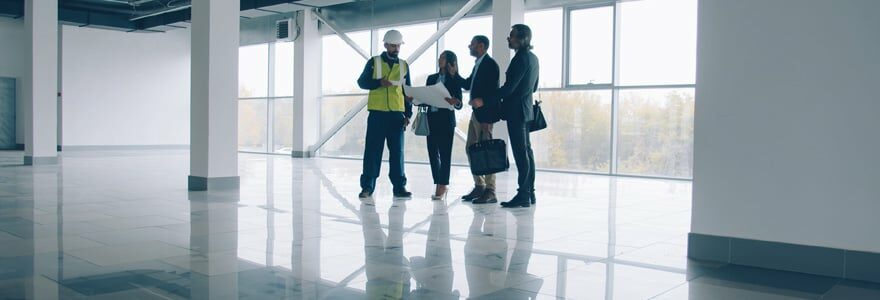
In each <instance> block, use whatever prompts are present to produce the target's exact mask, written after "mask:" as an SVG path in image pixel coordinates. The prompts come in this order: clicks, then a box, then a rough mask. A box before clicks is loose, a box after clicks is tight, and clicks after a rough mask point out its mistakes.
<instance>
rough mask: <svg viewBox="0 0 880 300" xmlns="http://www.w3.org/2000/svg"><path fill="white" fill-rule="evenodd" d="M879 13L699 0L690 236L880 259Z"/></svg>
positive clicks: (851, 6)
mask: <svg viewBox="0 0 880 300" xmlns="http://www.w3.org/2000/svg"><path fill="white" fill-rule="evenodd" d="M877 12H880V1H876V0H835V1H831V0H774V1H758V0H748V1H745V0H738V1H730V0H701V1H700V3H699V30H698V47H697V48H698V50H697V61H698V63H697V65H698V66H697V91H696V99H697V102H696V119H695V131H696V132H695V144H694V152H695V158H694V160H695V161H694V207H693V222H692V231H693V232H695V233H702V234H712V235H721V236H730V237H739V238H748V239H757V240H768V241H778V242H787V243H795V244H804V245H814V246H825V247H834V248H843V249H850V250H861V251H872V252H880V238H878V236H880V235H878V233H877V229H878V228H880V217H878V212H880V175H878V172H880V96H878V95H880V33H878V28H880V18H877V17H876V13H877Z"/></svg>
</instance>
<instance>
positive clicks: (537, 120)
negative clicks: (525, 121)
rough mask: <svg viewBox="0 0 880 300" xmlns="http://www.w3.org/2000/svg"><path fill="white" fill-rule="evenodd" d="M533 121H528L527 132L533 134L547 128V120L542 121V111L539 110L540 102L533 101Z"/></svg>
mask: <svg viewBox="0 0 880 300" xmlns="http://www.w3.org/2000/svg"><path fill="white" fill-rule="evenodd" d="M532 116H533V119H532V120H531V121H529V132H535V131H538V130H541V129H544V128H547V119H544V111H542V110H541V101H535V105H533V106H532Z"/></svg>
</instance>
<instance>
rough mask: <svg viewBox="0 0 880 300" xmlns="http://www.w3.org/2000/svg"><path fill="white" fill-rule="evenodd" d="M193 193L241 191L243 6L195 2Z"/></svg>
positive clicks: (191, 158) (193, 2) (191, 159)
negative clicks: (214, 190) (240, 141)
mask: <svg viewBox="0 0 880 300" xmlns="http://www.w3.org/2000/svg"><path fill="white" fill-rule="evenodd" d="M191 34H192V75H191V76H192V79H191V80H192V83H191V85H192V88H191V95H192V97H191V99H190V102H191V104H190V176H189V189H190V190H194V191H199V190H213V189H230V188H233V189H237V188H238V186H239V178H238V46H239V1H210V0H194V1H192V33H191Z"/></svg>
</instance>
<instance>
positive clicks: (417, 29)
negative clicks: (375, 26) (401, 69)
mask: <svg viewBox="0 0 880 300" xmlns="http://www.w3.org/2000/svg"><path fill="white" fill-rule="evenodd" d="M391 29H396V30H397V31H400V33H401V34H402V35H403V41H404V44H403V46H401V48H400V54H398V56H399V57H400V58H402V59H409V57H410V56H411V55H412V54H413V52H415V50H416V49H417V48H418V47H419V46H421V45H422V44H424V43H425V41H427V40H428V38H430V37H431V35H432V34H434V33H435V32H437V23H435V22H431V23H421V24H415V25H407V26H398V27H390V28H383V29H379V30H378V35H377V36H376V39H377V41H378V45H379V47H378V48H377V49H378V52H379V53H381V52H383V51H385V46H384V43H382V37H384V36H385V32H387V31H388V30H391ZM408 62H409V63H410V70H409V71H410V75H409V76H410V80H411V81H412V85H413V86H423V85H425V81H426V80H427V79H428V75H431V74H434V73H436V72H437V43H434V44H433V45H431V47H429V48H428V50H426V51H425V53H423V54H422V55H421V56H419V57H418V59H416V60H415V61H408Z"/></svg>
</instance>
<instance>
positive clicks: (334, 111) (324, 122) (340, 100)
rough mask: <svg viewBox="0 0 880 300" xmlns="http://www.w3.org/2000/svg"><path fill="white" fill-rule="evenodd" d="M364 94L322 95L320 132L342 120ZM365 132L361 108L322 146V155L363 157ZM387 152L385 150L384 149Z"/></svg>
mask: <svg viewBox="0 0 880 300" xmlns="http://www.w3.org/2000/svg"><path fill="white" fill-rule="evenodd" d="M363 97H364V96H339V97H324V98H323V99H321V134H324V133H326V132H328V131H329V130H330V129H331V128H332V127H333V125H336V123H337V122H339V120H342V118H343V116H345V113H346V112H348V111H349V110H351V108H352V107H354V106H355V104H357V103H358V101H360V100H361V99H363ZM366 133H367V112H366V109H362V110H361V111H360V112H359V113H358V114H357V116H355V117H354V119H352V120H351V121H350V122H348V124H346V125H345V126H344V127H342V129H340V130H339V132H337V133H336V135H334V136H333V137H332V138H331V139H330V140H329V141H327V143H326V144H324V146H323V147H321V155H322V156H342V157H357V158H360V157H363V155H364V145H365V138H366ZM386 152H387V151H386Z"/></svg>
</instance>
